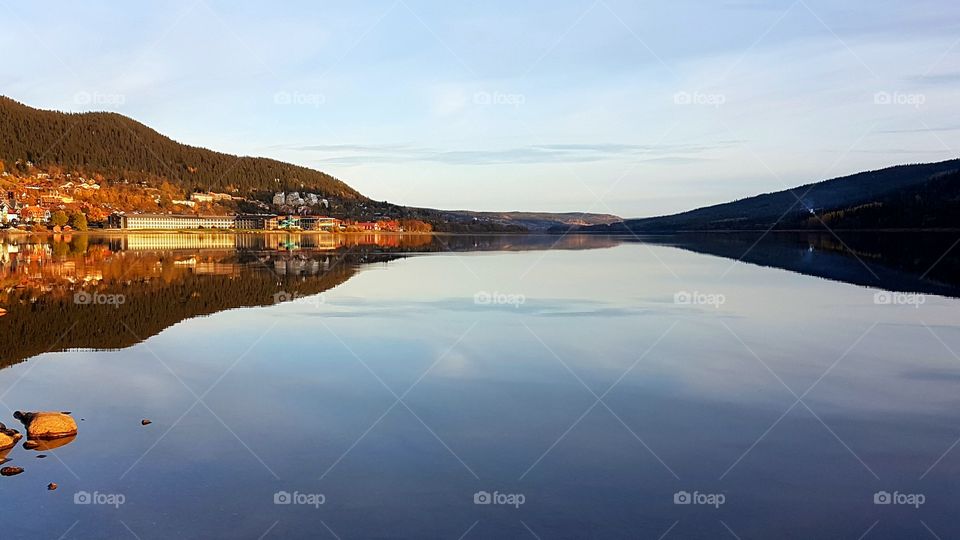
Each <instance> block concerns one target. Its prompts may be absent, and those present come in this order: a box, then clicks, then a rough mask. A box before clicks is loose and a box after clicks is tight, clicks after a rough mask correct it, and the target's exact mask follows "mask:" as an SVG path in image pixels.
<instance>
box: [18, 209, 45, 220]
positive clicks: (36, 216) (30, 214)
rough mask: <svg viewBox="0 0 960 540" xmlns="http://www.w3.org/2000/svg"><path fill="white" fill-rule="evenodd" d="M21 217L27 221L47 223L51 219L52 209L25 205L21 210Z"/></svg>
mask: <svg viewBox="0 0 960 540" xmlns="http://www.w3.org/2000/svg"><path fill="white" fill-rule="evenodd" d="M20 219H21V221H24V222H26V223H46V222H48V221H50V210H47V209H46V208H40V207H39V206H25V207H23V209H21V210H20Z"/></svg>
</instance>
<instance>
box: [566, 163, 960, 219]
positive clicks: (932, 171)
mask: <svg viewBox="0 0 960 540" xmlns="http://www.w3.org/2000/svg"><path fill="white" fill-rule="evenodd" d="M958 210H960V159H953V160H948V161H942V162H939V163H924V164H915V165H897V166H894V167H888V168H885V169H879V170H875V171H867V172H862V173H857V174H852V175H849V176H844V177H840V178H834V179H831V180H824V181H822V182H817V183H813V184H806V185H802V186H798V187H795V188H791V189H786V190H783V191H778V192H774V193H766V194H762V195H757V196H754V197H749V198H745V199H740V200H737V201H732V202H728V203H723V204H717V205H713V206H707V207H704V208H698V209H695V210H690V211H687V212H681V213H679V214H673V215H668V216H660V217H652V218H641V219H627V220H624V221H623V222H620V223H614V224H609V225H592V226H585V227H573V228H572V230H574V231H578V232H593V233H622V232H634V233H637V232H644V233H656V232H686V231H724V230H732V231H738V230H742V231H747V230H766V229H770V228H774V229H784V230H789V229H818V228H819V229H822V228H824V225H825V224H826V226H829V227H831V228H848V229H853V228H862V229H877V228H960V212H958ZM553 230H554V231H558V230H569V229H565V228H562V227H561V228H554V229H553Z"/></svg>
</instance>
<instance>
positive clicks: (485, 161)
mask: <svg viewBox="0 0 960 540" xmlns="http://www.w3.org/2000/svg"><path fill="white" fill-rule="evenodd" d="M739 142H740V141H720V142H718V143H715V144H672V145H669V144H666V145H665V144H661V145H646V144H623V143H562V144H542V145H529V146H518V147H512V148H501V149H491V150H447V149H441V148H431V147H424V146H413V145H401V144H382V145H362V144H313V145H300V146H287V147H284V148H285V149H287V150H294V151H299V152H307V153H312V154H314V155H315V157H314V160H315V161H316V162H318V163H330V164H338V165H360V164H373V163H378V164H381V163H408V162H416V161H422V162H432V163H443V164H448V165H500V164H542V163H588V162H597V161H612V160H641V161H656V162H661V163H676V164H682V163H693V162H700V161H709V160H711V159H713V158H711V157H710V156H709V155H707V154H708V153H709V152H711V151H714V150H718V149H722V148H727V147H729V146H732V145H735V144H738V143H739Z"/></svg>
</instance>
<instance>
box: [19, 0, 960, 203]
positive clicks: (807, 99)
mask: <svg viewBox="0 0 960 540" xmlns="http://www.w3.org/2000/svg"><path fill="white" fill-rule="evenodd" d="M0 22H2V28H3V31H2V32H0V51H3V59H4V68H5V69H3V70H2V72H0V94H3V95H7V96H9V97H11V98H13V99H16V100H18V101H21V102H24V103H26V104H28V105H31V106H34V107H39V108H46V109H57V110H65V111H90V110H109V111H115V112H118V113H121V114H124V115H127V116H130V117H132V118H134V119H136V120H138V121H141V122H143V123H145V124H147V125H149V126H150V127H152V128H154V129H156V130H158V131H160V132H161V133H163V134H165V135H168V136H170V137H172V138H173V139H175V140H177V141H180V142H183V143H187V144H191V145H197V146H203V147H207V148H211V149H214V150H219V151H223V152H228V153H233V154H241V155H255V156H267V157H272V158H276V159H280V160H284V161H289V162H292V163H296V164H300V165H305V166H309V167H313V168H317V169H320V170H323V171H325V172H328V173H330V174H333V175H334V176H336V177H338V178H340V179H342V180H344V181H346V182H347V183H348V184H350V185H352V186H353V187H355V188H357V189H358V190H360V191H361V192H362V193H364V194H365V195H367V196H369V197H372V198H374V199H377V200H389V201H391V202H396V203H400V204H408V205H416V206H429V207H437V208H447V209H475V210H501V211H505V210H529V211H576V212H582V211H590V212H599V213H614V214H617V215H620V216H624V217H641V216H651V215H660V214H667V213H672V212H677V211H682V210H685V209H690V208H694V207H698V206H703V205H707V204H713V203H718V202H723V201H727V200H731V199H737V198H741V197H746V196H750V195H754V194H757V193H762V192H769V191H776V190H779V189H784V188H787V187H792V186H795V185H799V184H804V183H808V182H812V181H817V180H821V179H826V178H832V177H836V176H841V175H844V174H851V173H854V172H858V171H862V170H869V169H876V168H881V167H885V166H890V165H895V164H901V163H916V162H932V161H940V160H945V159H952V158H956V157H958V152H957V151H956V149H958V148H960V141H958V139H957V136H958V135H960V95H958V88H960V34H958V32H957V31H956V30H957V28H958V27H960V7H958V6H957V5H956V3H955V1H953V0H911V1H910V2H903V1H900V0H897V1H894V0H872V1H865V0H850V1H844V2H836V1H835V0H795V1H794V0H783V1H781V0H770V1H761V0H711V1H692V0H671V1H669V2H665V1H647V0H639V1H638V0H561V1H556V0H555V1H540V0H533V1H525V2H519V1H516V0H514V1H500V0H493V1H490V0H485V1H469V2H467V1H454V0H385V1H380V0H376V1H362V2H361V1H357V2H326V1H314V2H307V1H288V2H264V1H261V2H247V1H217V0H171V1H154V2H116V1H114V2H106V1H96V0H88V1H85V2H66V1H62V2H60V1H36V2H14V1H12V0H0Z"/></svg>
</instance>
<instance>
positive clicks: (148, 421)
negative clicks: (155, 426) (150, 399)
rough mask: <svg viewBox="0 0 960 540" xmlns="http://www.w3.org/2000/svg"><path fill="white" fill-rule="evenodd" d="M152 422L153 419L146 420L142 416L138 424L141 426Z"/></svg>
mask: <svg viewBox="0 0 960 540" xmlns="http://www.w3.org/2000/svg"><path fill="white" fill-rule="evenodd" d="M152 423H153V421H151V420H147V419H146V418H144V419H143V420H141V421H140V425H141V426H149V425H150V424H152Z"/></svg>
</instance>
